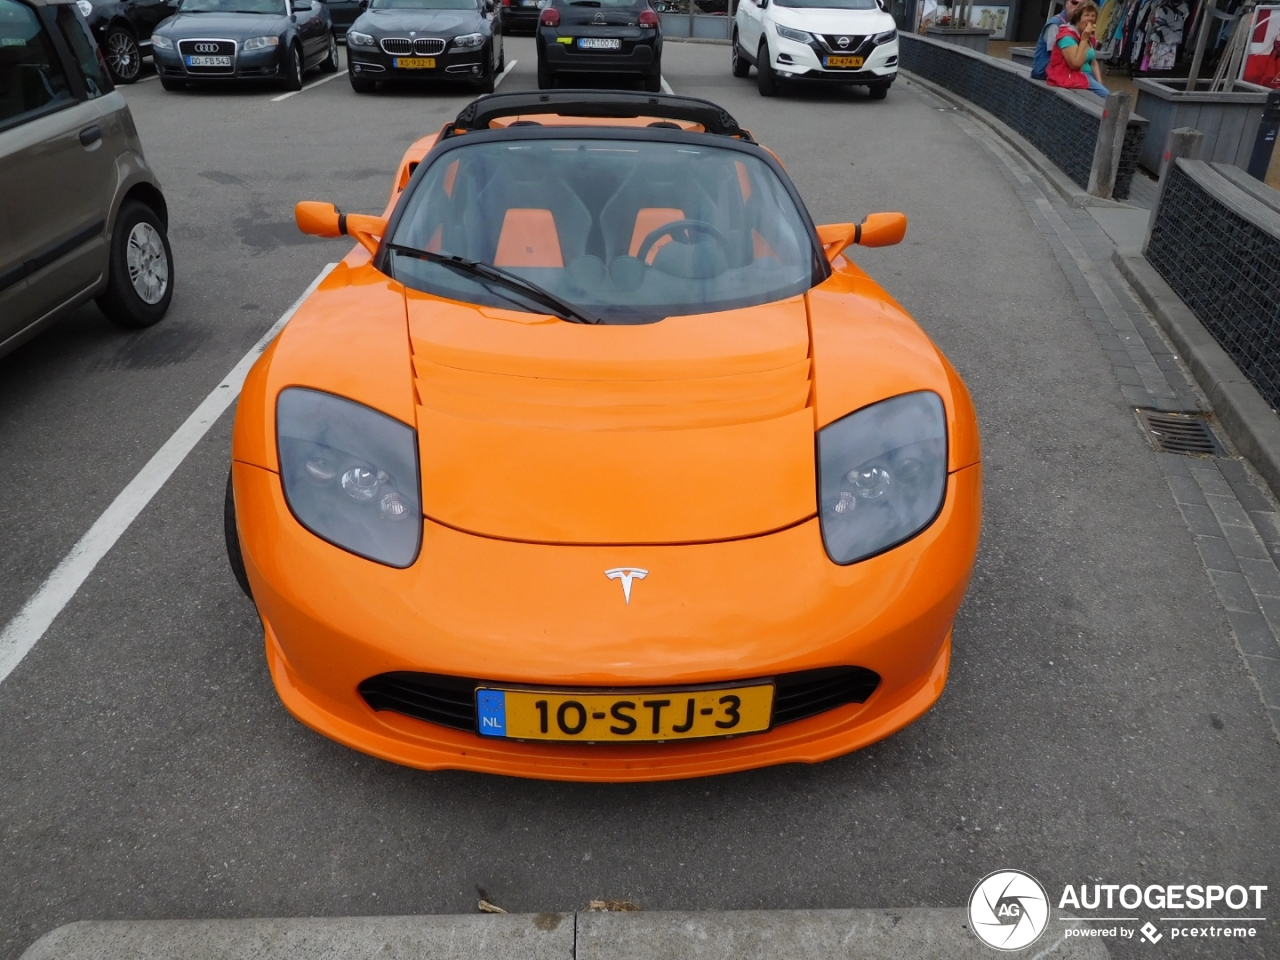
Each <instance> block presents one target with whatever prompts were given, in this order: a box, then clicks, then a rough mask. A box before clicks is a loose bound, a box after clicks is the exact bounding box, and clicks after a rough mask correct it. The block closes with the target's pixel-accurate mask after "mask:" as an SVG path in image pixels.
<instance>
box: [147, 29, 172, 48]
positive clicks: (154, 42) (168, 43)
mask: <svg viewBox="0 0 1280 960" xmlns="http://www.w3.org/2000/svg"><path fill="white" fill-rule="evenodd" d="M151 46H152V47H153V48H154V49H156V50H172V49H173V41H172V40H170V39H169V38H168V37H162V36H160V34H158V33H153V34H152V35H151Z"/></svg>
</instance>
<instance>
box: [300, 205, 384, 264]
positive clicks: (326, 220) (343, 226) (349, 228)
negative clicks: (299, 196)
mask: <svg viewBox="0 0 1280 960" xmlns="http://www.w3.org/2000/svg"><path fill="white" fill-rule="evenodd" d="M293 218H294V220H296V221H297V223H298V229H299V230H301V231H302V232H303V233H305V234H308V235H310V236H313V237H325V238H326V239H333V238H334V237H355V238H356V240H358V241H359V243H360V245H361V246H362V247H364V248H365V249H366V250H368V251H369V252H370V253H376V252H377V250H378V242H379V241H380V240H381V239H382V236H383V234H385V233H386V232H387V218H386V217H371V216H368V215H366V214H363V213H351V214H347V213H341V212H340V211H339V210H338V208H337V207H335V206H334V205H333V204H332V203H320V202H319V201H317V200H303V201H302V202H301V203H299V204H298V205H297V206H296V207H294V208H293Z"/></svg>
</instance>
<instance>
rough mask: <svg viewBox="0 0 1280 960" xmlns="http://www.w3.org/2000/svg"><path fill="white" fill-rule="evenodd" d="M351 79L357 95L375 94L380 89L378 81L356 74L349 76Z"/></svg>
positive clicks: (352, 87)
mask: <svg viewBox="0 0 1280 960" xmlns="http://www.w3.org/2000/svg"><path fill="white" fill-rule="evenodd" d="M347 76H348V77H350V79H351V89H352V90H354V91H355V92H356V93H373V91H374V90H376V89H377V88H378V81H376V80H369V79H367V78H365V77H357V76H356V75H355V74H354V73H350V74H347Z"/></svg>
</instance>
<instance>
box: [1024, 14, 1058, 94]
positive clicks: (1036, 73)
mask: <svg viewBox="0 0 1280 960" xmlns="http://www.w3.org/2000/svg"><path fill="white" fill-rule="evenodd" d="M1066 22H1067V21H1066V20H1065V19H1064V18H1063V16H1062V14H1060V13H1055V14H1054V15H1053V16H1052V17H1050V18H1049V19H1048V20H1046V21H1045V23H1044V29H1042V30H1041V31H1040V37H1039V39H1037V40H1036V54H1035V58H1034V59H1033V60H1032V62H1031V78H1032V79H1033V80H1043V79H1044V74H1045V71H1046V70H1048V69H1049V55H1050V54H1051V53H1052V52H1053V51H1052V50H1051V49H1050V46H1049V44H1050V43H1052V42H1053V38H1050V39H1049V40H1048V41H1046V40H1045V35H1046V34H1047V33H1048V32H1049V28H1050V27H1052V28H1053V37H1054V38H1056V37H1057V36H1058V28H1059V27H1061V26H1063V25H1064V24H1065V23H1066Z"/></svg>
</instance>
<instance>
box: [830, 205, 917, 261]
mask: <svg viewBox="0 0 1280 960" xmlns="http://www.w3.org/2000/svg"><path fill="white" fill-rule="evenodd" d="M906 235H907V218H906V216H904V215H903V214H901V213H870V214H867V218H866V219H865V220H863V221H862V222H861V223H828V224H824V225H822V226H820V227H818V241H819V242H820V243H821V244H822V251H823V253H825V254H826V256H827V262H828V263H835V260H836V257H838V256H840V254H841V252H842V251H843V250H844V248H845V247H848V246H850V245H851V244H855V243H856V244H858V245H859V246H863V247H891V246H893V245H894V244H895V243H901V242H902V238H903V237H905V236H906Z"/></svg>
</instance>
